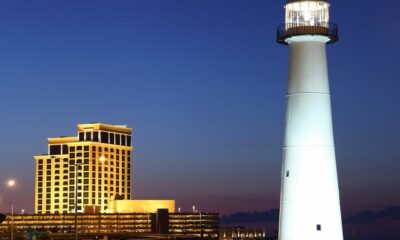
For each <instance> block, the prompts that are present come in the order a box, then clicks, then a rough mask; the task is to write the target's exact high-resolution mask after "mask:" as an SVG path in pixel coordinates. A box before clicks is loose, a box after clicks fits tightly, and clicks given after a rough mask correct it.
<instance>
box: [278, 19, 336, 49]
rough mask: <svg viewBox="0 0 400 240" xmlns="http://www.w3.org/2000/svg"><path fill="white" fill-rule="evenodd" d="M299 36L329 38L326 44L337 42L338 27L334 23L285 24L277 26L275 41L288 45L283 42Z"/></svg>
mask: <svg viewBox="0 0 400 240" xmlns="http://www.w3.org/2000/svg"><path fill="white" fill-rule="evenodd" d="M300 35H322V36H327V37H329V41H328V43H334V42H337V41H338V39H339V36H338V26H337V25H336V24H334V23H325V22H323V23H317V24H314V25H307V24H303V25H300V24H298V23H287V24H282V25H279V26H278V27H277V29H276V41H277V42H278V43H280V44H286V45H287V44H288V43H287V42H286V41H285V40H286V39H287V38H290V37H293V36H300Z"/></svg>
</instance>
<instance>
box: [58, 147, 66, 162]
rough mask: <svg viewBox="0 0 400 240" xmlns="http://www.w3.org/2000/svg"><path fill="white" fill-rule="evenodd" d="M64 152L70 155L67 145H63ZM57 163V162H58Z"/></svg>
mask: <svg viewBox="0 0 400 240" xmlns="http://www.w3.org/2000/svg"><path fill="white" fill-rule="evenodd" d="M62 151H63V154H68V146H67V145H65V144H64V145H62ZM56 161H57V160H56Z"/></svg>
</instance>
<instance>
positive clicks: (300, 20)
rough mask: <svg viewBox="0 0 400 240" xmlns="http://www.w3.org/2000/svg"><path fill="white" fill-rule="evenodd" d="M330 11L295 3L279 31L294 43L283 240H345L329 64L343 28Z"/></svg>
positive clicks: (322, 4) (284, 172) (283, 184)
mask: <svg viewBox="0 0 400 240" xmlns="http://www.w3.org/2000/svg"><path fill="white" fill-rule="evenodd" d="M296 4H297V5H296ZM288 5H290V10H291V11H293V12H290V11H289V12H288ZM296 6H298V8H296ZM310 6H311V7H310ZM328 9H329V4H328V3H327V2H326V1H321V0H320V1H312V0H309V1H302V0H297V1H293V0H289V1H288V3H287V5H286V24H285V25H284V26H283V27H281V29H278V42H280V43H283V44H288V45H289V81H288V93H287V109H286V128H285V139H284V147H283V166H282V182H281V203H280V218H279V240H297V239H301V240H302V239H311V240H314V239H315V240H317V239H321V240H322V239H323V240H342V239H343V233H342V222H341V211H340V200H339V188H338V180H337V170H336V159H335V148H334V140H333V129H332V116H331V102H330V92H329V80H328V69H327V62H326V43H328V42H334V41H336V40H337V28H336V25H332V24H329V23H328V22H326V21H329V19H327V16H329V12H328ZM316 11H319V12H320V14H317V13H316ZM304 16H305V17H304ZM310 16H311V17H310ZM318 16H320V17H321V18H324V19H323V21H320V20H321V19H318ZM279 31H280V32H279Z"/></svg>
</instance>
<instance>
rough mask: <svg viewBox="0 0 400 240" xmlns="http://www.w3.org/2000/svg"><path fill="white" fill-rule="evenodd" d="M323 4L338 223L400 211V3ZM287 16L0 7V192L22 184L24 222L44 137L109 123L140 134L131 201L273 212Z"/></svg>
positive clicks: (222, 5) (138, 5) (236, 7)
mask: <svg viewBox="0 0 400 240" xmlns="http://www.w3.org/2000/svg"><path fill="white" fill-rule="evenodd" d="M331 2H332V7H331V21H332V22H335V23H337V24H339V27H340V41H339V42H338V43H337V44H334V45H330V46H329V47H328V63H329V71H330V81H331V91H332V104H333V121H334V132H335V142H336V153H337V163H338V173H339V181H340V190H341V200H342V208H343V212H346V211H358V210H362V209H382V208H384V207H387V206H393V205H400V191H399V189H400V178H399V174H398V169H399V167H400V162H399V160H400V157H399V156H400V153H399V151H400V150H399V149H400V148H399V143H400V142H399V135H400V127H399V122H400V111H399V103H400V95H399V94H398V91H399V89H400V81H399V80H400V79H399V76H400V45H399V43H400V31H398V24H399V22H400V15H399V14H398V9H399V8H400V3H399V2H398V1H396V0H380V1H372V0H365V1H331ZM361 2H362V4H361ZM283 4H284V1H276V0H274V1H271V0H251V1H245V0H241V1H239V0H218V1H215V0H201V1H200V0H198V1H185V0H180V1H173V0H168V1H166V0H141V1H139V0H137V1H127V0H126V1H122V0H121V1H73V0H68V1H66V0H65V1H9V2H4V1H3V2H1V3H0V29H1V31H0V83H1V85H0V109H1V112H0V116H1V117H0V126H1V127H0V136H1V137H0V180H2V181H4V180H5V179H7V178H8V177H15V178H16V179H17V181H18V187H17V188H16V189H14V190H12V191H10V190H5V189H4V188H1V191H0V195H1V196H2V197H3V199H7V200H9V199H12V201H14V202H15V206H16V209H22V208H24V209H26V210H28V211H32V209H33V181H34V160H33V157H32V156H33V155H35V154H40V153H44V152H45V151H46V149H47V145H46V144H47V142H46V138H47V137H54V136H61V135H75V134H76V124H77V123H87V122H104V123H110V124H127V125H128V126H130V127H132V128H133V129H134V137H133V145H134V148H135V151H134V155H133V159H134V161H133V166H132V167H133V181H134V182H133V194H134V197H137V198H174V199H176V200H177V206H179V207H182V208H183V209H187V210H189V208H190V206H192V205H196V206H197V208H198V209H201V210H218V211H220V212H221V213H230V212H235V211H253V210H265V209H270V208H277V207H278V206H279V188H280V168H281V149H282V141H283V139H282V137H283V126H284V110H285V97H284V96H285V91H286V79H287V63H288V49H287V47H285V46H282V45H279V44H277V43H276V42H275V28H276V26H277V25H279V24H281V23H283V21H284V9H283V7H282V6H283ZM7 209H8V206H7V205H5V204H4V203H2V204H0V210H2V211H6V210H7Z"/></svg>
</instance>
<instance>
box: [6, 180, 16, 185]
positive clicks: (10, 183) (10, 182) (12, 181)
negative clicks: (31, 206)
mask: <svg viewBox="0 0 400 240" xmlns="http://www.w3.org/2000/svg"><path fill="white" fill-rule="evenodd" d="M7 186H8V187H14V186H15V180H14V179H9V180H7Z"/></svg>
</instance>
